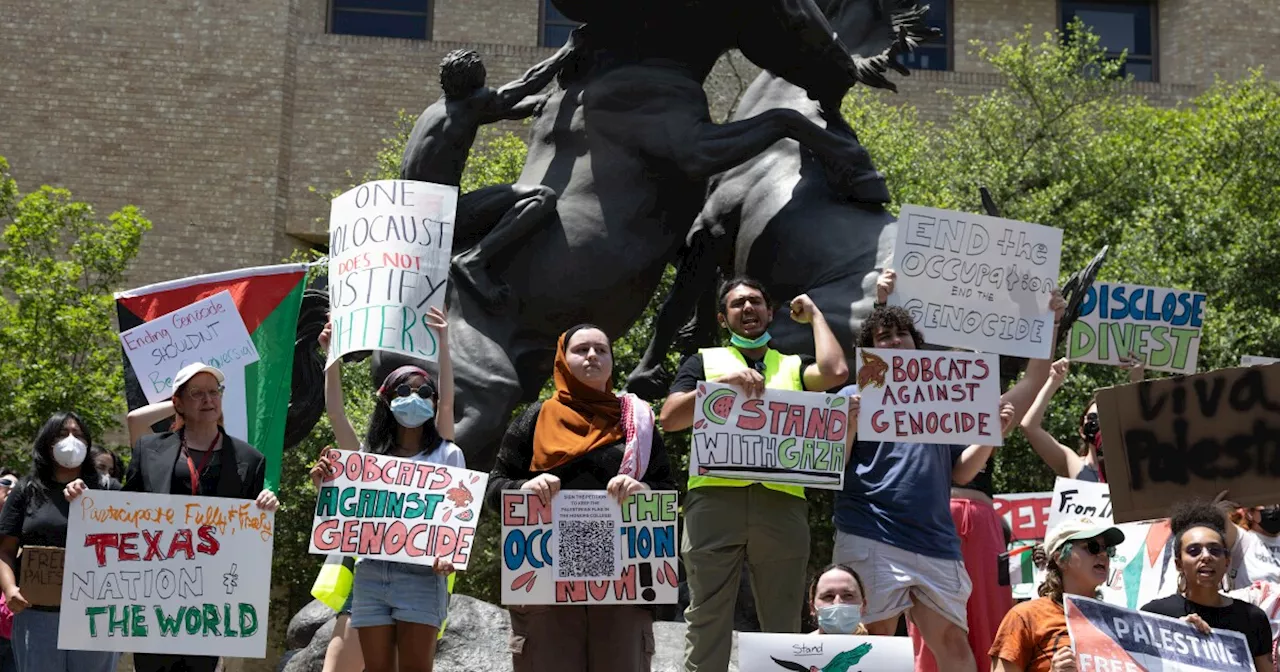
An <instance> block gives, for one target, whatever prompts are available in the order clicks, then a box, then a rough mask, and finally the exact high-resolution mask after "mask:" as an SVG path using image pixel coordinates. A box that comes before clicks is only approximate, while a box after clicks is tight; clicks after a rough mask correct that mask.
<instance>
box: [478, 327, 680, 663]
mask: <svg viewBox="0 0 1280 672" xmlns="http://www.w3.org/2000/svg"><path fill="white" fill-rule="evenodd" d="M554 381H555V388H556V391H555V394H554V395H552V397H551V398H550V399H548V400H547V401H545V402H541V403H535V404H532V405H530V406H529V408H527V409H526V410H525V412H524V413H522V414H521V415H520V417H518V418H516V420H515V421H513V422H512V423H511V425H510V426H509V427H508V428H507V433H506V435H505V436H504V437H503V439H502V447H501V449H500V450H499V451H498V458H497V463H496V464H495V465H494V467H493V472H492V474H491V475H490V476H489V487H488V492H487V493H486V495H485V502H486V504H487V505H488V508H489V509H490V510H492V511H494V512H497V513H499V514H501V513H502V512H501V502H502V491H503V490H517V489H519V490H527V491H530V492H533V493H535V494H536V495H537V497H538V499H539V500H541V502H542V504H543V505H545V506H549V505H551V503H552V498H553V497H555V495H556V494H557V493H558V492H560V491H561V490H607V491H608V493H609V495H610V496H611V497H612V498H613V499H616V500H617V501H618V502H619V503H620V504H621V503H622V502H623V501H624V500H626V498H627V497H628V496H630V495H632V494H634V493H636V492H640V491H643V490H674V489H675V481H674V479H673V478H672V474H671V464H670V462H669V460H668V458H667V451H666V447H665V446H664V445H663V443H662V435H661V434H660V433H658V432H657V431H655V427H654V417H653V410H652V409H650V408H649V405H648V404H647V403H645V402H644V401H643V400H641V399H640V398H639V397H636V396H635V395H632V394H620V395H618V394H614V392H613V350H612V346H611V345H610V343H609V338H608V336H606V335H605V333H604V332H603V331H601V330H600V329H599V328H598V327H595V326H592V325H589V324H582V325H578V326H576V327H573V328H572V329H569V330H568V331H566V332H564V334H562V335H561V336H560V341H559V343H558V344H557V346H556V359H555V366H554ZM686 510H687V509H686ZM510 611H511V633H512V645H511V661H512V665H513V666H514V667H515V670H516V672H549V671H551V670H555V671H557V672H559V671H563V672H615V671H616V672H640V671H641V670H648V669H649V668H650V664H651V661H652V657H653V611H652V609H651V608H650V607H648V606H637V605H629V604H615V605H584V606H576V605H575V606H568V605H564V606H512V607H511V609H510Z"/></svg>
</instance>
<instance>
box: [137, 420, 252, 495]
mask: <svg viewBox="0 0 1280 672" xmlns="http://www.w3.org/2000/svg"><path fill="white" fill-rule="evenodd" d="M181 453H182V438H181V437H180V436H178V434H177V432H165V433H163V434H148V435H147V436H144V437H142V438H141V439H138V442H137V443H136V444H134V446H133V459H131V460H129V470H128V471H127V472H126V473H125V475H124V490H125V491H127V492H154V493H159V494H163V495H167V494H170V493H171V492H172V490H173V470H174V468H175V467H176V466H177V464H178V458H179V457H180V456H181ZM266 468H267V461H266V458H264V457H263V456H262V453H260V452H258V450H257V449H256V448H254V447H253V446H251V445H249V444H247V443H245V442H244V441H241V440H240V439H235V438H232V437H230V436H228V435H227V433H226V432H225V431H224V432H223V433H222V466H221V473H220V474H219V475H218V488H217V492H214V493H212V494H210V495H208V496H211V497H230V498H233V499H257V498H258V494H259V493H261V492H262V487H263V484H264V482H265V480H266Z"/></svg>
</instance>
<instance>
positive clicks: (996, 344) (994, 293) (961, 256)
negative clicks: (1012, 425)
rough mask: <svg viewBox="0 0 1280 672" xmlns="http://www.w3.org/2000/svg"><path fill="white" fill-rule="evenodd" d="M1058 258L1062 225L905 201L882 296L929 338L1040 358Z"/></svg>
mask: <svg viewBox="0 0 1280 672" xmlns="http://www.w3.org/2000/svg"><path fill="white" fill-rule="evenodd" d="M1061 257H1062V230H1061V229H1055V228H1053V227H1049V226H1040V225H1039V224H1028V223H1026V222H1017V221H1013V220H1010V219H1000V218H998V217H987V216H984V215H973V214H969V213H965V212H953V211H950V210H937V209H934V208H923V207H920V206H918V205H904V206H902V211H901V213H899V215H898V240H897V244H896V245H895V246H894V252H893V268H894V269H895V270H896V271H897V274H898V279H897V284H896V286H895V287H894V291H893V293H892V294H890V295H889V303H890V304H892V305H895V306H903V307H905V308H906V309H907V311H908V312H909V313H911V317H912V319H914V320H915V323H916V328H918V329H919V330H920V331H921V332H922V333H923V335H924V338H925V340H926V341H927V342H929V343H932V344H934V345H948V346H952V347H956V348H964V349H966V350H978V351H982V352H993V353H996V354H1000V355H1009V356H1012V357H1031V358H1036V359H1047V358H1048V357H1049V344H1050V342H1051V341H1052V340H1053V311H1051V310H1050V309H1049V300H1050V293H1051V292H1052V291H1053V290H1054V289H1055V288H1056V287H1057V286H1058V270H1059V266H1060V262H1061Z"/></svg>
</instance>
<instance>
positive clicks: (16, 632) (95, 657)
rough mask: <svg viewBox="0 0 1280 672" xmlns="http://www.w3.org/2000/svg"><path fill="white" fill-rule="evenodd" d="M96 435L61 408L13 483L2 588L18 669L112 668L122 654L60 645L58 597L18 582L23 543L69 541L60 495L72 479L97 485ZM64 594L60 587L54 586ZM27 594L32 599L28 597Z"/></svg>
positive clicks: (2, 529)
mask: <svg viewBox="0 0 1280 672" xmlns="http://www.w3.org/2000/svg"><path fill="white" fill-rule="evenodd" d="M92 445H93V437H91V436H90V435H89V430H88V428H86V427H85V426H84V423H83V422H81V421H80V417H79V416H77V415H76V414H75V413H70V412H67V413H56V414H54V416H53V417H51V418H49V420H48V421H47V422H45V423H44V427H42V428H41V429H40V433H39V434H37V435H36V440H35V443H34V445H32V447H31V473H30V474H28V475H27V477H26V478H24V479H22V482H21V483H20V484H19V485H18V486H17V487H16V488H14V490H13V492H12V493H11V494H10V495H9V499H8V500H7V501H6V502H5V505H4V512H3V513H0V560H4V562H3V563H0V587H2V588H4V595H5V599H6V600H7V602H8V604H9V609H10V610H12V611H13V614H14V618H13V638H12V644H13V653H14V658H15V660H16V662H17V669H18V672H111V671H112V670H115V667H116V660H117V659H118V658H119V657H120V654H118V653H113V652H109V651H62V650H59V649H58V617H59V609H58V607H57V606H53V605H56V604H57V602H53V601H44V600H37V598H36V596H35V593H34V592H31V591H30V590H29V591H28V592H29V593H30V594H28V595H25V596H24V595H23V591H22V588H23V587H22V586H19V585H18V581H17V574H16V573H17V572H18V569H19V566H20V565H19V562H18V550H19V549H20V548H28V549H33V548H38V547H53V548H65V547H66V545H67V515H68V512H69V506H70V505H69V504H68V502H67V500H66V499H64V498H63V497H62V496H61V491H62V489H63V487H64V486H65V485H66V484H67V483H72V482H78V481H80V480H83V482H86V483H92V484H94V487H98V484H99V482H100V481H99V479H98V472H97V470H96V468H95V467H94V465H93V462H92V461H91V460H89V459H88V455H89V449H90V448H91V447H92ZM51 590H52V591H55V592H57V593H58V594H59V596H60V593H61V591H60V590H59V589H58V588H56V587H53V588H52V589H51ZM28 598H31V599H30V600H28Z"/></svg>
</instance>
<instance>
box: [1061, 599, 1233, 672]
mask: <svg viewBox="0 0 1280 672" xmlns="http://www.w3.org/2000/svg"><path fill="white" fill-rule="evenodd" d="M1064 597H1065V607H1066V612H1067V631H1068V632H1070V633H1071V644H1072V647H1073V648H1074V649H1075V653H1076V660H1077V669H1079V670H1080V672H1111V671H1113V670H1114V671H1116V672H1131V671H1132V672H1137V671H1138V670H1161V672H1238V671H1239V670H1251V669H1253V656H1252V655H1250V654H1249V642H1248V640H1246V639H1245V638H1244V635H1242V634H1240V633H1238V632H1231V631H1227V630H1214V631H1213V632H1211V633H1210V634H1208V635H1202V634H1200V631H1199V630H1196V629H1195V627H1194V626H1192V625H1191V624H1189V623H1186V622H1183V621H1181V620H1178V619H1175V618H1167V617H1165V616H1159V615H1156V614H1148V613H1143V612H1138V611H1130V610H1128V609H1122V608H1120V607H1116V606H1113V605H1110V604H1107V603H1105V602H1098V601H1097V600H1091V599H1089V598H1087V597H1080V596H1078V595H1066V596H1064Z"/></svg>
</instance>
